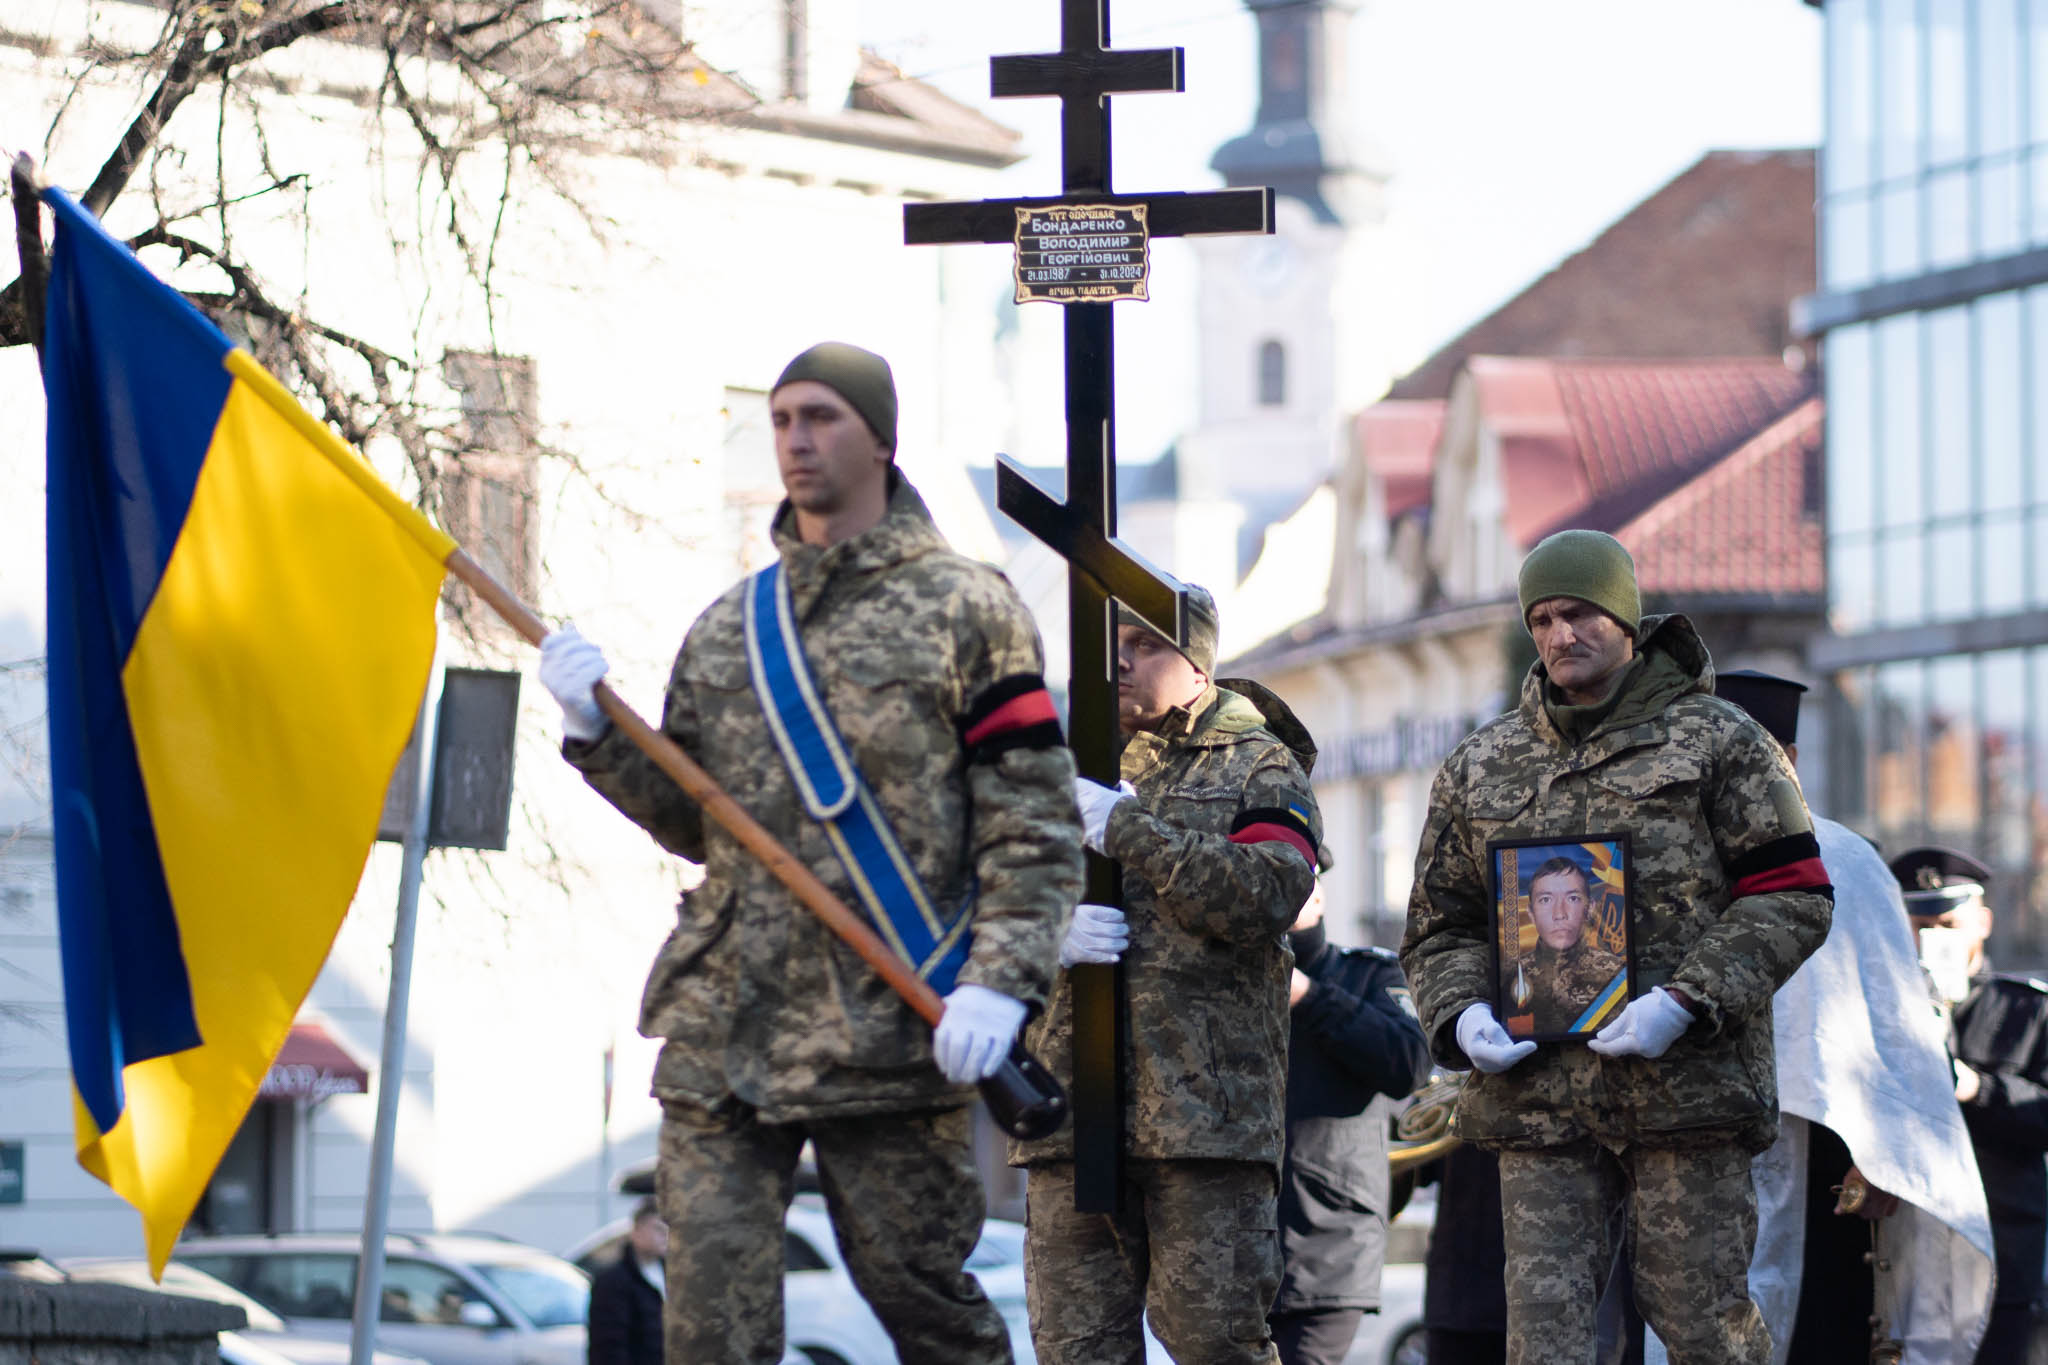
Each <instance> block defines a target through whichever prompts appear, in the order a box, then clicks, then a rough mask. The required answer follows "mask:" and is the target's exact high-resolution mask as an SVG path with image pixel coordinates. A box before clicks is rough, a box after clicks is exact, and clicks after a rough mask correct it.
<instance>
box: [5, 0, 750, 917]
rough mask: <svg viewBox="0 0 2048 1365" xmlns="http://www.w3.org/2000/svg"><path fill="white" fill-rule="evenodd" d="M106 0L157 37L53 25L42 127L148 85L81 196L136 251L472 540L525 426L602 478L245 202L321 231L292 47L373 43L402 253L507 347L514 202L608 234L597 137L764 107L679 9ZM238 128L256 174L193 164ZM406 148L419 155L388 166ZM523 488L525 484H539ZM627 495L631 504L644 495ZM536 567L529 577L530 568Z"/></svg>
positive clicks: (636, 133)
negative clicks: (294, 249)
mask: <svg viewBox="0 0 2048 1365" xmlns="http://www.w3.org/2000/svg"><path fill="white" fill-rule="evenodd" d="M95 3H96V4H97V5H98V9H99V11H101V12H106V11H112V10H120V11H122V12H123V17H126V18H134V17H136V16H137V15H138V14H140V16H141V17H142V18H143V19H145V20H146V21H148V26H149V27H150V28H153V29H154V31H155V37H154V39H153V41H150V42H148V43H147V44H143V45H135V46H132V47H119V46H115V45H111V44H110V42H109V41H107V40H105V39H104V38H96V39H95V40H94V41H93V42H92V43H91V44H90V45H88V46H86V47H84V48H79V49H74V48H72V47H71V46H70V45H69V44H60V43H58V42H56V41H54V40H53V41H51V42H49V43H47V44H45V45H44V51H43V53H42V57H43V60H44V62H45V63H46V64H55V65H56V66H58V67H59V68H60V69H61V70H62V72H63V75H64V77H65V82H66V88H67V90H68V94H67V95H66V97H65V98H64V100H63V101H62V104H61V106H60V107H59V109H58V111H57V114H56V117H55V119H54V120H53V122H52V124H51V127H50V129H49V134H48V137H47V139H46V142H45V147H44V151H43V156H44V159H45V160H47V157H48V148H49V147H50V146H51V145H54V144H55V143H56V142H57V141H58V138H59V134H60V131H63V130H64V129H65V125H66V121H67V120H80V119H82V118H83V117H84V110H85V108H86V106H87V103H88V100H89V98H90V97H95V96H103V94H104V91H105V89H106V88H107V87H108V86H109V85H110V84H112V85H114V86H115V87H116V88H120V87H121V86H123V85H125V84H126V83H128V82H130V81H132V99H133V106H132V107H133V108H134V110H135V112H134V114H133V117H132V119H131V120H130V121H129V122H128V123H127V125H126V127H125V129H123V130H122V131H121V133H120V135H119V136H118V138H117V139H116V140H115V141H114V142H113V144H112V146H111V147H109V148H108V150H107V152H106V155H105V158H104V160H103V161H102V162H101V164H100V166H99V169H98V171H97V172H96V173H95V174H94V175H93V177H92V180H91V182H90V183H89V185H87V187H86V188H85V189H84V190H83V192H82V193H81V194H80V195H79V201H80V203H81V204H82V205H83V206H84V207H85V208H86V209H88V210H89V211H91V212H93V213H94V214H97V215H101V216H105V215H106V214H107V211H108V210H109V209H110V208H112V207H115V206H116V205H117V204H118V205H119V206H120V207H122V209H123V210H124V212H123V214H122V221H124V222H134V221H138V220H139V221H142V222H143V223H145V224H146V225H145V226H143V227H142V228H141V230H140V231H137V232H134V233H133V234H132V235H130V236H128V238H127V240H128V242H129V244H130V245H131V246H133V247H135V248H136V249H137V250H144V249H148V248H158V249H168V250H170V251H174V252H176V253H178V257H179V259H180V260H181V262H182V263H183V264H185V265H196V266H199V267H201V268H200V269H198V270H195V271H189V272H185V273H184V274H183V275H182V276H181V278H185V279H201V280H205V281H208V283H207V284H206V285H205V286H203V287H202V288H201V289H199V290H197V291H194V292H190V293H189V294H188V296H189V297H191V298H192V299H193V301H194V302H195V303H197V304H198V305H199V306H200V307H201V308H203V309H204V310H205V311H207V312H208V313H209V314H210V315H211V316H213V317H214V318H215V319H216V320H217V321H219V322H220V323H221V324H222V325H223V326H224V327H226V328H227V329H228V330H229V331H230V333H231V334H233V335H236V336H237V337H239V338H243V339H246V340H247V342H248V343H249V345H250V346H251V348H252V349H253V350H254V351H255V353H256V355H257V357H258V359H260V360H261V361H262V362H263V363H264V364H265V366H266V367H267V368H269V369H270V370H271V371H272V372H273V373H275V374H277V375H278V376H279V378H281V379H282V380H284V382H285V383H286V384H287V385H288V386H289V387H291V388H292V389H294V390H295V391H296V392H297V393H298V394H299V395H300V397H301V398H302V399H303V400H304V401H306V402H307V404H308V406H309V407H310V408H311V409H312V411H313V412H314V413H315V414H316V415H318V416H320V417H322V418H324V419H325V420H326V421H327V422H328V423H329V424H331V425H332V426H333V427H334V428H335V429H336V430H337V431H338V432H339V433H340V434H341V435H342V436H343V437H344V438H345V439H346V440H348V441H349V442H350V443H351V444H353V445H356V446H358V447H370V446H373V445H374V446H376V447H377V448H380V449H386V450H388V449H391V448H393V447H394V446H395V448H396V449H397V450H399V451H401V452H402V454H403V458H404V460H405V461H406V463H407V465H408V466H409V467H410V470H411V472H412V474H413V476H414V486H415V488H416V489H417V494H416V496H417V497H418V499H419V501H420V502H421V503H422V505H423V506H424V507H425V508H426V510H428V511H429V512H430V513H437V514H440V515H441V519H442V521H443V523H444V524H445V525H447V526H448V529H449V530H451V531H452V532H454V533H455V534H456V535H457V536H458V538H464V539H467V537H466V536H465V535H464V532H465V529H466V528H465V527H464V526H463V525H462V524H461V521H462V518H461V514H460V513H461V509H460V508H458V507H455V506H450V505H446V504H447V498H448V494H449V492H450V490H451V489H453V490H457V492H458V495H459V494H460V490H461V489H462V487H463V486H464V485H463V481H464V479H465V478H469V479H472V481H473V480H474V479H475V478H479V477H483V478H488V477H491V473H490V471H491V470H492V469H493V468H494V466H492V465H491V463H490V462H491V461H492V459H493V458H494V456H498V455H500V454H502V450H500V449H494V446H502V445H503V444H506V443H513V444H516V445H517V446H518V448H519V449H520V450H521V451H522V452H525V453H532V454H538V455H541V456H545V457H547V458H551V459H555V460H559V461H565V462H567V463H568V464H570V465H571V466H573V467H575V468H576V469H577V470H578V471H579V472H582V473H584V474H585V476H586V478H587V479H588V482H589V483H590V485H591V486H592V487H594V488H596V489H597V491H598V493H599V494H600V496H602V495H603V492H604V490H603V487H602V484H601V482H599V481H598V480H597V479H596V478H594V477H589V476H588V472H587V471H583V470H582V468H581V465H580V462H579V461H578V460H577V457H576V454H575V452H573V451H569V450H564V449H560V448H559V447H556V446H551V445H550V444H549V443H548V442H547V441H546V439H545V436H544V433H543V432H541V431H539V430H537V429H535V428H534V425H533V424H532V421H531V417H530V409H524V408H521V407H519V406H518V405H515V404H511V403H507V402H499V401H496V400H487V401H486V402H484V404H483V405H482V406H483V408H484V412H483V414H482V415H481V416H480V415H479V411H478V405H477V404H475V403H467V404H465V403H464V402H461V401H453V400H451V398H450V396H449V388H448V386H447V384H446V383H445V382H443V381H444V380H445V379H446V374H447V370H448V357H447V355H445V354H444V353H442V352H441V351H440V350H439V348H438V346H439V343H438V339H435V338H431V337H427V336H424V335H421V334H417V333H416V334H414V335H405V336H382V337H372V336H363V335H358V334H355V333H353V332H351V331H349V330H346V329H344V328H342V327H339V326H336V325H333V324H332V323H331V322H329V321H326V320H323V319H322V318H321V317H320V316H318V315H317V312H315V311H313V306H312V305H311V304H310V303H309V301H308V298H307V297H306V295H305V294H304V292H303V290H301V289H298V288H296V287H294V286H282V287H280V286H277V285H275V284H274V283H273V282H274V281H277V280H281V279H290V278H292V277H293V274H294V271H295V270H296V269H297V267H298V266H299V265H300V264H301V262H300V261H298V260H265V259H262V258H260V255H258V254H252V253H260V251H261V250H263V249H264V248H262V247H259V246H256V245H254V244H255V243H259V242H263V241H268V242H270V243H273V244H274V243H275V242H276V241H277V240H278V239H277V237H276V235H275V234H274V233H272V234H269V235H268V236H265V235H264V234H259V233H257V232H254V231H249V230H246V228H245V227H244V225H246V224H247V223H248V222H250V221H252V219H250V218H249V217H248V216H247V215H252V214H259V215H268V217H269V219H270V220H271V221H274V220H275V218H276V216H277V214H278V212H279V209H280V206H285V211H286V212H287V213H290V214H296V215H297V217H298V220H299V221H300V222H301V223H302V224H306V231H307V232H308V233H310V224H308V223H307V215H306V211H305V204H306V190H307V186H308V184H309V181H310V180H311V179H314V178H317V177H319V176H320V175H322V174H324V173H325V172H326V170H327V168H325V167H319V166H309V165H307V164H306V163H305V161H304V159H303V158H304V157H305V156H306V155H307V153H306V152H305V151H304V149H303V148H302V147H301V146H299V145H296V144H294V143H293V141H292V139H291V138H290V137H289V136H287V135H285V134H284V133H283V132H282V130H281V129H276V128H274V127H273V125H274V124H275V123H276V121H277V111H278V110H279V109H280V108H281V107H282V106H283V105H284V104H285V103H287V99H286V98H285V97H288V96H289V94H290V91H291V89H292V80H293V77H292V75H291V74H290V64H289V63H288V62H287V61H286V60H285V59H286V57H287V55H290V56H297V55H298V54H301V53H304V52H305V51H307V50H308V49H310V48H314V47H315V46H316V45H329V46H327V47H325V48H324V49H323V50H326V51H331V52H342V53H346V54H348V55H349V56H350V57H351V59H360V58H362V57H365V56H367V57H369V58H370V59H371V60H370V62H369V63H368V65H370V66H371V67H374V68H380V69H381V75H379V76H377V77H376V78H375V79H374V80H371V81H366V82H364V83H363V88H362V89H361V90H360V92H352V93H357V94H358V95H359V97H358V98H355V100H354V104H355V107H356V112H357V113H358V114H359V116H360V118H361V120H362V130H363V135H362V145H363V146H364V147H365V148H366V149H369V154H370V155H371V156H372V157H373V158H378V157H382V158H383V162H382V164H381V166H380V169H381V170H382V171H383V173H384V175H385V177H386V178H387V180H388V179H389V178H390V176H391V173H392V172H393V170H394V169H399V170H402V172H403V175H404V177H405V178H407V179H410V180H411V182H412V191H411V193H412V201H413V202H412V204H411V205H409V206H408V211H406V212H404V213H393V214H391V215H390V217H392V218H393V219H402V220H403V221H394V222H392V224H391V232H390V241H389V246H390V248H391V250H392V252H393V255H394V259H404V258H408V257H410V258H412V259H447V258H448V256H449V255H450V253H451V249H452V255H453V258H454V259H455V260H457V261H459V262H460V269H459V274H460V277H461V278H460V279H459V280H445V279H443V280H439V281H437V288H439V289H442V290H447V289H449V288H451V287H452V288H459V289H461V290H465V291H468V293H469V297H470V300H471V302H473V303H475V304H477V305H480V306H479V307H477V308H475V309H473V310H472V311H474V312H477V313H479V314H480V315H481V316H482V317H484V318H485V319H487V320H489V321H490V323H491V327H490V331H491V333H492V335H491V337H490V339H489V349H488V351H487V352H484V353H483V354H484V355H485V356H486V358H488V359H492V360H502V359H507V358H506V357H501V356H499V354H498V344H497V340H496V335H495V334H496V326H495V319H496V317H497V315H498V311H499V301H500V292H499V290H500V284H501V276H502V274H503V272H504V265H505V263H504V260H503V256H502V249H503V247H504V246H505V243H506V241H507V226H508V225H507V214H508V210H509V208H510V207H511V206H512V205H514V204H515V203H519V202H521V201H523V200H530V199H532V198H533V197H534V196H536V195H547V196H553V197H554V198H555V199H556V200H558V201H559V202H560V203H562V204H565V205H567V206H568V207H569V208H570V209H571V210H572V211H573V214H574V216H575V218H576V220H578V221H580V222H581V223H582V224H583V225H584V226H585V228H586V229H587V230H588V231H589V232H590V233H591V235H592V237H593V239H595V240H596V241H599V242H601V241H602V240H603V239H604V237H605V235H606V233H607V231H608V228H609V226H610V220H609V217H608V215H607V213H606V211H605V210H604V208H603V207H602V206H600V205H596V204H594V203H591V202H588V201H587V200H586V199H585V198H583V197H581V196H582V189H581V187H582V183H583V180H584V177H583V176H582V175H581V174H580V173H579V166H578V163H579V159H580V158H584V157H587V156H589V155H591V154H593V153H596V154H601V155H606V156H642V157H647V158H652V159H656V160H669V159H673V158H676V157H678V156H680V155H685V154H686V149H687V147H688V146H689V145H691V144H690V141H689V139H688V138H687V136H685V134H686V133H687V130H688V129H690V128H692V127H699V128H701V127H703V126H705V125H707V124H708V123H712V122H716V121H718V120H721V119H725V118H728V117H730V116H732V115H734V114H736V113H739V112H741V111H744V110H746V109H749V108H752V107H756V106H757V105H758V104H759V100H758V99H757V97H756V96H754V95H753V94H752V92H750V91H749V90H747V89H746V87H745V86H744V85H742V84H740V83H739V82H738V81H736V80H734V79H732V78H730V77H729V76H727V75H725V74H723V73H721V72H718V71H716V70H714V69H712V68H710V67H709V66H707V65H706V64H705V63H704V62H703V61H702V60H701V59H700V58H699V57H698V56H697V55H696V54H695V52H694V51H693V48H692V45H691V43H690V42H689V41H687V40H686V38H685V36H684V34H683V32H682V11H681V7H680V5H679V4H677V3H675V2H674V0H95ZM104 27H107V26H97V27H95V29H94V32H96V33H98V32H100V31H101V29H102V28H104ZM116 27H118V26H116ZM10 36H11V37H12V38H14V39H15V40H17V42H19V40H20V39H21V35H10ZM181 113H183V114H184V115H185V119H184V120H183V121H181V119H180V115H181ZM228 129H233V130H234V131H235V133H236V134H237V136H241V135H247V136H248V137H249V138H251V139H252V140H253V144H254V146H255V147H256V148H257V156H256V158H255V162H254V164H255V167H256V170H255V171H254V172H253V173H252V171H251V162H250V159H249V158H248V157H246V156H242V157H230V156H228V155H226V154H224V151H223V149H222V148H221V147H218V146H217V147H214V148H213V149H212V155H211V158H210V165H211V168H212V169H211V170H210V171H209V172H205V173H202V174H201V175H199V176H197V177H195V175H194V173H193V171H192V166H193V165H195V164H199V165H205V164H208V159H207V158H206V157H201V156H188V154H187V153H188V152H190V151H192V150H193V149H194V144H195V142H197V141H199V140H202V139H204V140H208V141H211V140H213V139H216V138H225V136H226V133H225V132H224V131H223V130H228ZM394 129H395V130H399V133H398V135H392V130H394ZM273 132H276V133H277V136H275V137H273V136H272V134H273ZM405 133H409V136H404V135H403V134H405ZM401 144H402V145H401ZM399 157H403V158H405V159H406V160H405V163H404V164H403V166H402V167H394V165H393V159H394V158H399ZM138 208H139V209H141V210H142V212H139V213H138V212H137V210H138ZM306 240H308V241H309V240H310V236H308V237H307V238H306ZM39 248H40V241H39V239H38V237H37V234H36V233H35V232H33V231H31V232H30V234H29V239H28V245H27V246H25V248H24V256H25V260H24V271H25V272H26V273H27V274H28V276H29V278H27V279H23V278H17V279H15V280H14V281H13V282H12V283H10V284H8V285H7V286H6V287H5V288H4V289H0V346H19V345H25V344H27V343H29V342H30V341H31V340H32V337H31V319H30V317H29V314H28V309H27V308H26V307H25V306H24V299H25V298H26V297H28V296H29V295H31V294H32V293H34V292H36V291H35V289H34V281H33V272H34V271H36V270H38V269H40V268H41V264H42V263H41V261H40V258H39ZM269 249H271V250H273V251H274V250H276V248H275V246H274V245H273V246H271V247H270V248H269ZM372 249H375V248H372ZM38 321H39V320H38ZM429 347H433V348H434V349H433V350H432V352H431V353H429ZM500 397H501V398H502V395H500ZM508 419H509V420H510V421H511V423H512V429H510V430H508V429H507V427H506V422H507V420H508ZM479 471H482V472H481V473H479ZM519 494H520V496H523V497H524V498H526V499H527V500H528V502H529V503H530V502H531V500H532V499H533V497H534V488H533V484H532V481H531V480H530V479H529V480H528V481H527V482H526V483H525V484H524V485H523V486H522V487H521V488H520V489H519ZM614 505H615V506H616V504H614ZM619 511H620V513H621V515H622V516H623V517H626V518H628V519H629V520H630V518H631V517H632V513H631V512H630V510H628V509H623V508H621V509H619ZM536 568H537V566H536ZM530 585H531V579H530V578H529V581H528V583H526V584H522V585H521V586H528V587H530ZM451 608H452V613H451V614H452V616H453V618H454V624H455V627H456V629H457V631H458V632H459V633H460V634H461V635H463V636H465V637H467V639H468V641H469V643H470V644H471V645H472V646H474V647H475V650H474V651H473V652H477V653H481V654H482V655H484V656H486V657H488V656H491V655H493V654H496V653H499V652H500V648H501V646H502V644H503V637H502V636H494V633H493V632H492V631H491V630H489V629H488V627H487V625H486V623H484V622H482V621H480V620H478V619H477V611H476V609H475V608H474V606H473V605H472V604H471V603H470V602H469V599H468V598H467V597H466V595H464V594H462V593H460V592H452V593H451ZM527 819H528V822H529V825H530V827H531V830H532V832H533V834H534V835H535V836H536V837H535V841H534V845H533V847H535V848H537V849H538V850H539V851H538V853H537V854H536V855H535V859H536V861H537V864H538V866H539V867H540V869H541V870H542V872H543V875H546V876H549V877H550V878H551V879H554V880H556V881H558V882H559V881H560V880H561V878H562V863H563V860H562V859H561V857H560V856H559V854H558V853H557V851H556V850H555V848H554V847H553V844H552V841H551V840H550V839H549V837H548V834H547V831H546V829H545V825H544V822H542V821H540V820H538V819H537V818H536V817H534V816H533V814H532V813H531V812H527Z"/></svg>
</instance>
